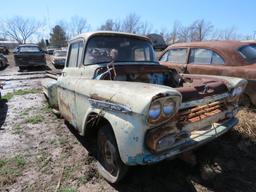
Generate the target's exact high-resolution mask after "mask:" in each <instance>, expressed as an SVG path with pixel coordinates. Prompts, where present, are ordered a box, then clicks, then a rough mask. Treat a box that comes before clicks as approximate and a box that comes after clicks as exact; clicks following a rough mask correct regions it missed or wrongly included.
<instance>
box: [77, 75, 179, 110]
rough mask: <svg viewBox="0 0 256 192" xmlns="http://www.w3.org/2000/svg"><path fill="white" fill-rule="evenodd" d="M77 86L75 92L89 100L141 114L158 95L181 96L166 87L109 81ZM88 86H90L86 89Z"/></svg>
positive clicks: (85, 82) (91, 81) (96, 81)
mask: <svg viewBox="0 0 256 192" xmlns="http://www.w3.org/2000/svg"><path fill="white" fill-rule="evenodd" d="M83 82H84V83H83V84H79V85H77V88H76V92H77V93H78V94H82V95H86V96H88V97H89V98H91V99H95V100H101V101H108V102H112V103H115V104H121V105H125V106H126V107H129V108H130V109H131V111H132V112H135V113H143V114H145V112H146V111H147V110H148V107H149V105H150V103H151V101H152V98H153V97H155V96H157V95H158V94H163V95H166V96H174V97H180V98H181V94H180V93H179V92H178V91H177V90H175V89H173V88H171V87H167V86H162V85H155V84H148V83H138V82H124V81H109V80H84V81H83ZM88 85H92V86H90V87H88Z"/></svg>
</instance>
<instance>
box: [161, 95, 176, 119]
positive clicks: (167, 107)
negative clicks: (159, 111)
mask: <svg viewBox="0 0 256 192" xmlns="http://www.w3.org/2000/svg"><path fill="white" fill-rule="evenodd" d="M174 112H175V103H174V102H173V101H172V100H171V99H168V100H166V101H165V102H164V104H163V113H164V115H166V116H171V115H172V114H173V113H174Z"/></svg>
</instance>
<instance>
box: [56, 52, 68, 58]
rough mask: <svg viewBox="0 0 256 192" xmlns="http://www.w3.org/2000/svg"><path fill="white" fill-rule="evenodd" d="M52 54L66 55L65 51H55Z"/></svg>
mask: <svg viewBox="0 0 256 192" xmlns="http://www.w3.org/2000/svg"><path fill="white" fill-rule="evenodd" d="M53 55H54V56H57V57H65V56H66V55H67V51H55V52H54V53H53Z"/></svg>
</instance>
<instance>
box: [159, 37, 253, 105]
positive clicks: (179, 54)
mask: <svg viewBox="0 0 256 192" xmlns="http://www.w3.org/2000/svg"><path fill="white" fill-rule="evenodd" d="M159 60H160V63H161V64H162V65H166V66H168V67H170V68H174V69H176V70H178V71H180V72H182V73H191V74H207V75H225V76H232V77H240V78H244V79H247V80H248V85H247V87H246V89H245V94H244V96H245V97H247V98H248V99H247V100H248V101H250V102H251V103H252V104H254V105H255V106H256V43H255V42H240V41H205V42H192V43H177V44H174V45H171V46H169V47H168V48H167V49H166V50H165V51H164V52H163V53H162V55H161V56H160V59H159Z"/></svg>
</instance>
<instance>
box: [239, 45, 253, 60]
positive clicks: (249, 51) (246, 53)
mask: <svg viewBox="0 0 256 192" xmlns="http://www.w3.org/2000/svg"><path fill="white" fill-rule="evenodd" d="M239 53H240V54H241V56H242V57H243V58H244V59H245V60H246V61H247V62H249V63H253V62H256V46H255V45H246V46H243V47H240V48H239Z"/></svg>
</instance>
